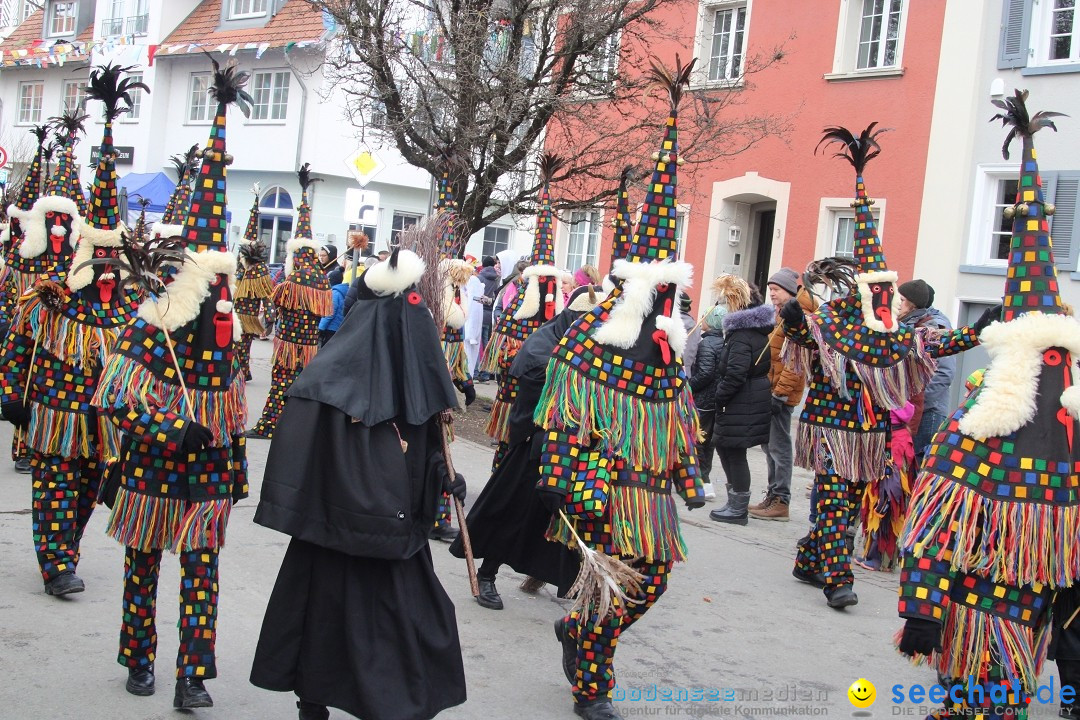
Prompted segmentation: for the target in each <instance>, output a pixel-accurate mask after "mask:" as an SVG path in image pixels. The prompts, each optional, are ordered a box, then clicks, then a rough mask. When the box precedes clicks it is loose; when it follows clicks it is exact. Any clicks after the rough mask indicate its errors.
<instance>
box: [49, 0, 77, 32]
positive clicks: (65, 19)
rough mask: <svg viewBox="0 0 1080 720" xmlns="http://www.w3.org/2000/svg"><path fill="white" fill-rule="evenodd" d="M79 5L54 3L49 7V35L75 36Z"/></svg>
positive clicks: (75, 3)
mask: <svg viewBox="0 0 1080 720" xmlns="http://www.w3.org/2000/svg"><path fill="white" fill-rule="evenodd" d="M78 8H79V3H77V2H54V3H52V4H51V5H50V6H49V35H51V36H57V35H74V34H75V16H76V15H78Z"/></svg>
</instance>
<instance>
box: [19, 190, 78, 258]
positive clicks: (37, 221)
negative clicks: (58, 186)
mask: <svg viewBox="0 0 1080 720" xmlns="http://www.w3.org/2000/svg"><path fill="white" fill-rule="evenodd" d="M47 212H58V213H64V214H65V215H68V216H69V217H70V218H71V234H70V235H69V236H68V238H69V240H73V239H74V238H77V237H78V235H79V223H80V220H81V218H80V217H79V207H78V205H76V204H75V201H74V200H72V199H70V198H66V197H61V196H59V195H45V196H44V197H40V198H38V200H37V202H35V203H34V209H33V210H31V211H30V213H31V215H32V216H33V220H31V221H29V222H28V223H26V224H24V225H23V241H22V244H21V245H20V246H19V254H20V255H22V256H23V257H24V258H26V259H28V260H29V259H30V258H36V257H37V256H39V255H41V254H42V253H43V252H45V250H46V248H48V241H49V236H50V235H52V234H53V230H54V229H55V228H52V227H50V228H48V229H47V230H46V228H45V221H46V217H45V213H47Z"/></svg>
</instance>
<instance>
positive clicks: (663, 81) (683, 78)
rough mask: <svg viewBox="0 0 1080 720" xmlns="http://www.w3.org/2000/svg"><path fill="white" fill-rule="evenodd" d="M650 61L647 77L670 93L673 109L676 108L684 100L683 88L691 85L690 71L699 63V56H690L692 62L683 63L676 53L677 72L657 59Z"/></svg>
mask: <svg viewBox="0 0 1080 720" xmlns="http://www.w3.org/2000/svg"><path fill="white" fill-rule="evenodd" d="M649 63H650V64H651V65H652V67H651V68H650V69H649V70H647V71H646V73H645V75H646V77H647V78H648V79H649V80H651V81H652V82H653V83H654V84H656V85H658V86H660V88H661V89H662V90H664V91H665V92H666V93H667V94H668V101H669V102H670V103H671V109H672V110H675V109H676V108H678V107H679V101H680V100H682V93H683V88H684V87H687V86H689V85H690V73H691V72H693V70H694V65H696V64H697V58H690V62H689V63H687V64H686V65H683V64H682V59H681V58H679V54H678V53H675V72H672V71H671V70H669V69H668V68H667V67H665V66H664V65H663V64H662V63H660V62H658V61H657V60H655V59H651V60H649Z"/></svg>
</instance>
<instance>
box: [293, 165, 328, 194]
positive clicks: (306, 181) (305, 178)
mask: <svg viewBox="0 0 1080 720" xmlns="http://www.w3.org/2000/svg"><path fill="white" fill-rule="evenodd" d="M296 175H297V177H298V178H300V189H301V190H307V189H308V186H309V185H311V184H312V183H317V182H322V178H313V177H311V163H304V164H303V165H301V166H300V169H299V170H297V171H296Z"/></svg>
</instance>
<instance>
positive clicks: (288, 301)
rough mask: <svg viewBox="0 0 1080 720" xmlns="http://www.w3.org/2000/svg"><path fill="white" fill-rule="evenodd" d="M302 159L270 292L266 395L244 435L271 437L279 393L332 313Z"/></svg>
mask: <svg viewBox="0 0 1080 720" xmlns="http://www.w3.org/2000/svg"><path fill="white" fill-rule="evenodd" d="M307 168H308V166H307V164H306V163H305V164H304V166H303V167H302V168H300V186H301V187H302V188H303V189H304V190H303V199H302V200H301V202H300V207H299V208H298V216H299V217H298V220H297V224H296V234H295V235H294V236H293V238H292V239H291V240H289V242H288V243H287V244H286V246H285V247H286V250H287V252H288V257H287V259H286V260H285V279H284V280H283V281H282V282H281V283H280V284H279V285H278V286H277V287H275V288H274V291H273V294H272V295H271V296H270V302H271V303H273V305H274V308H275V310H276V312H277V324H276V325H275V330H274V354H273V357H272V359H271V370H270V394H269V395H268V396H267V398H266V405H265V406H264V407H263V411H262V415H261V416H260V417H259V421H258V422H256V423H255V425H254V427H252V428H251V430H250V431H249V432H248V437H256V438H264V439H265V438H272V437H273V436H274V428H275V427H276V426H277V419H278V416H279V415H281V409H282V408H283V407H284V406H285V393H287V392H288V391H289V386H290V385H292V383H293V380H295V379H296V376H297V375H299V374H300V371H301V370H303V369H304V366H306V365H307V364H308V363H309V362H310V361H311V358H313V357H315V353H316V352H317V351H318V349H319V320H321V319H322V318H324V317H326V316H327V315H331V314H333V312H334V306H333V299H332V296H331V294H330V283H329V282H328V281H327V279H326V275H325V274H323V272H322V269H321V268H320V267H319V260H318V256H317V255H316V253H317V252H318V249H319V243H317V242H315V241H314V240H313V239H312V237H311V206H310V205H308V195H307V188H308V184H309V183H310V182H311V180H310V179H309V176H308V169H307Z"/></svg>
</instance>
